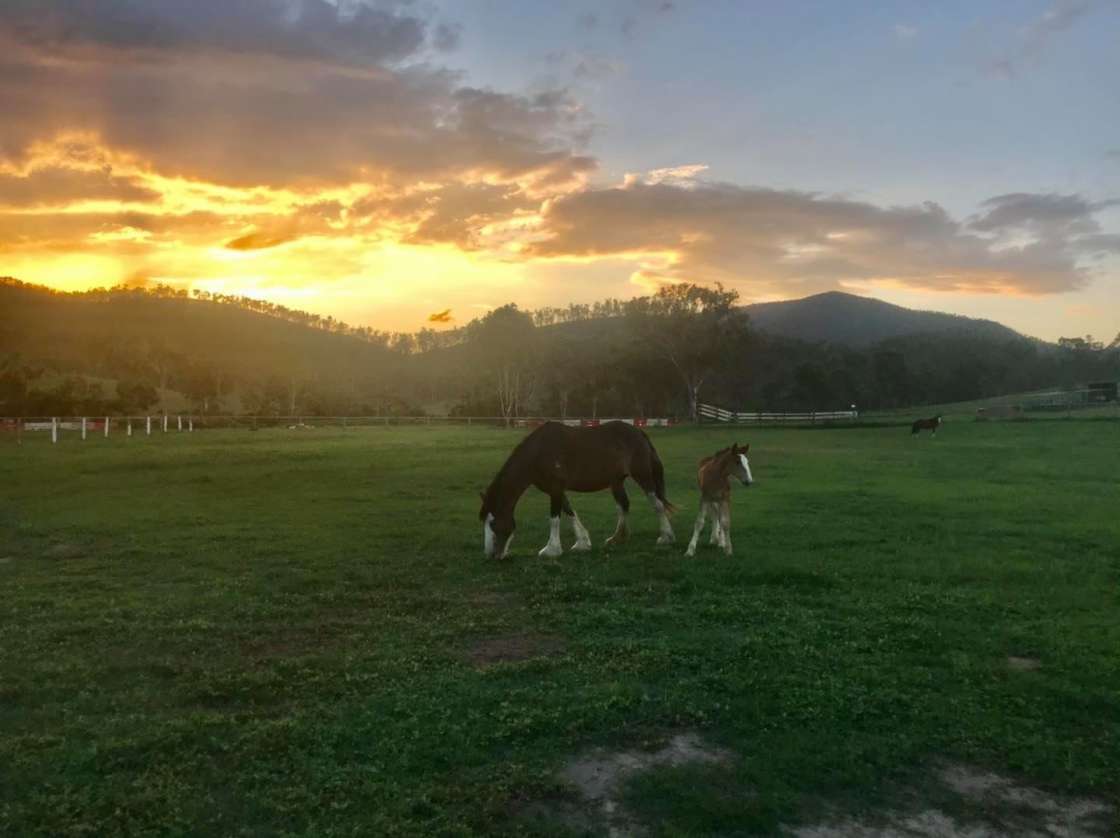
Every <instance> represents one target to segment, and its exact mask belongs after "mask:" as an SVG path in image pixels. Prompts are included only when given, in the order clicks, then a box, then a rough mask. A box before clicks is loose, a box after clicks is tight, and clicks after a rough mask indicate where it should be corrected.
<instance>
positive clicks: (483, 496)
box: [478, 492, 486, 503]
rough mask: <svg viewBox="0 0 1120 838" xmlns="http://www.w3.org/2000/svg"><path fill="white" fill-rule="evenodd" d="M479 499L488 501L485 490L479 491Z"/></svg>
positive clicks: (484, 501)
mask: <svg viewBox="0 0 1120 838" xmlns="http://www.w3.org/2000/svg"><path fill="white" fill-rule="evenodd" d="M478 499H479V500H480V501H482V502H483V503H486V493H485V492H479V493H478Z"/></svg>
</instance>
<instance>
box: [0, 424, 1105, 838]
mask: <svg viewBox="0 0 1120 838" xmlns="http://www.w3.org/2000/svg"><path fill="white" fill-rule="evenodd" d="M519 436H520V433H515V432H507V431H501V430H496V429H478V428H475V429H454V428H388V429H364V430H351V431H341V430H307V431H286V430H269V431H261V432H257V433H251V432H248V431H228V432H227V431H221V432H219V431H215V432H204V433H195V434H193V435H187V434H182V435H178V434H173V435H168V436H166V437H164V436H154V437H152V438H151V439H145V438H133V439H132V440H127V439H125V438H123V437H116V438H114V439H111V440H108V441H106V440H104V439H100V438H97V437H93V438H91V439H90V440H89V441H87V442H85V443H82V442H80V441H78V440H77V439H75V438H74V435H73V434H71V435H69V436H68V437H67V438H66V440H64V442H63V443H62V444H60V445H58V446H55V447H53V448H52V447H51V446H50V445H49V444H46V443H45V442H44V441H43V439H42V437H43V435H42V434H38V435H36V436H35V437H34V438H28V439H26V440H25V444H24V445H23V446H22V447H18V448H17V447H16V446H15V445H14V444H6V443H5V445H4V447H3V448H0V486H2V489H0V493H2V494H0V497H2V503H0V603H2V607H0V638H2V642H0V834H3V835H12V836H29V835H35V834H51V835H96V836H101V835H111V834H128V835H142V834H153V835H154V834H184V835H185V834H190V835H279V834H283V835H393V834H410V835H412V834H414V835H462V834H480V833H481V834H494V833H498V834H525V833H527V832H528V833H534V832H536V833H544V834H550V833H558V834H559V833H563V832H564V830H565V829H576V828H577V827H578V824H579V823H580V821H578V820H573V818H572V817H569V816H562V815H561V814H560V813H564V812H569V813H570V812H571V811H572V810H573V809H574V808H578V807H579V806H580V801H579V799H578V797H576V796H574V793H573V791H572V790H571V788H570V787H568V786H567V785H566V784H565V783H564V782H563V780H562V779H560V778H559V774H558V772H560V771H561V770H562V769H563V767H564V765H565V764H566V763H567V762H568V761H569V760H571V759H572V758H573V757H577V756H578V755H580V754H581V753H585V752H586V751H587V749H588V748H592V747H595V746H601V747H604V748H618V749H623V750H626V749H638V750H641V749H656V748H657V747H659V743H664V742H665V741H666V740H667V739H668V738H669V737H672V736H673V735H675V734H678V733H681V732H694V733H696V734H697V735H698V736H701V737H702V738H703V740H704V741H705V742H707V743H709V744H710V745H711V746H712V747H716V748H722V749H726V751H728V752H730V754H732V757H731V758H730V759H727V760H724V761H722V762H720V763H719V764H710V765H702V766H701V765H696V766H687V765H686V766H676V767H674V766H670V765H662V766H660V767H655V768H652V769H651V770H649V771H647V772H645V773H642V774H639V775H636V776H634V777H632V778H630V780H629V781H628V782H627V783H626V784H625V788H624V789H623V791H622V794H623V795H624V799H625V801H626V805H627V807H628V808H629V811H631V812H632V813H633V817H634V818H636V819H637V820H638V821H641V822H644V823H646V824H647V825H648V826H649V827H650V829H651V830H652V832H653V834H658V835H694V834H754V833H758V834H771V833H774V832H775V831H777V830H778V829H779V828H780V827H781V826H782V825H790V826H792V825H796V824H799V823H810V822H813V821H814V820H816V819H819V818H821V817H825V816H827V815H829V814H830V813H832V814H836V813H846V812H851V813H861V812H868V811H871V812H873V811H875V810H876V809H877V808H880V807H886V806H890V805H896V804H898V802H899V800H900V799H901V798H902V797H903V796H904V792H903V791H902V790H904V789H914V788H919V789H920V788H923V780H922V778H923V777H924V776H926V774H927V772H929V771H930V767H931V766H933V765H936V764H939V763H940V762H941V761H945V760H949V761H953V762H959V763H963V764H968V765H973V766H979V767H982V768H986V769H990V770H993V771H997V772H1000V773H1001V774H1003V775H1006V776H1010V777H1015V778H1020V779H1022V780H1023V781H1025V782H1029V783H1032V784H1034V785H1036V786H1039V787H1041V788H1044V789H1049V790H1053V791H1056V792H1066V793H1077V794H1083V795H1091V796H1093V797H1095V798H1097V799H1100V800H1104V801H1109V802H1115V801H1116V800H1117V799H1118V797H1120V483H1118V478H1120V423H1115V422H1077V421H1073V422H1012V423H1000V422H993V423H971V422H960V423H949V424H947V425H945V426H944V427H943V428H942V430H941V431H940V432H939V434H938V436H937V438H936V439H930V438H928V437H926V436H924V435H923V436H922V437H921V438H919V439H911V438H910V436H909V431H908V429H906V428H864V429H859V428H857V429H846V430H793V429H786V430H757V429H756V430H746V429H743V430H739V431H738V432H734V431H730V430H722V429H701V430H693V429H670V430H663V431H660V432H658V431H653V432H651V436H652V438H653V440H654V443H655V444H656V446H657V447H658V450H659V451H660V453H661V455H662V458H663V459H664V461H665V464H666V469H667V473H668V479H669V487H668V488H669V497H670V498H671V499H672V500H673V501H674V502H675V503H676V504H677V505H678V506H679V507H680V508H681V511H680V512H679V513H678V515H677V517H676V519H675V526H676V529H677V537H678V545H676V546H675V547H673V548H672V549H666V548H656V547H654V544H653V542H654V539H655V537H656V532H657V527H656V521H655V519H654V517H653V515H652V514H651V513H650V511H649V510H648V507H647V506H646V504H645V503H644V501H643V499H642V498H641V496H640V493H639V492H638V491H637V489H636V487H634V488H633V489H632V490H631V497H632V499H633V500H634V515H633V517H632V526H633V530H634V534H633V538H632V540H631V541H630V543H629V544H627V545H626V546H625V547H623V548H621V549H618V550H615V551H614V552H613V553H611V554H609V555H608V554H605V553H604V552H603V550H602V547H601V544H602V540H603V539H604V538H605V537H606V536H607V535H608V534H609V533H610V531H611V530H612V528H613V524H614V506H613V502H612V500H611V497H610V495H609V493H600V494H597V495H587V496H581V495H573V497H572V499H573V501H574V503H575V506H576V509H577V510H578V511H579V513H580V515H581V517H582V518H583V519H584V521H585V523H586V524H587V526H588V528H589V529H590V530H591V532H592V536H593V538H594V539H595V549H594V551H593V552H592V553H590V554H586V555H571V554H566V555H565V556H564V557H562V558H561V559H559V560H546V559H540V558H538V557H537V555H536V551H537V549H539V548H540V547H541V546H542V545H543V544H544V542H545V541H546V539H547V534H548V524H547V501H546V500H545V499H544V498H543V496H540V495H539V494H537V493H535V492H531V493H530V494H528V495H526V497H525V499H524V500H523V501H522V503H521V506H520V507H519V510H518V531H517V536H516V538H515V540H514V543H513V551H512V557H511V559H510V560H507V561H505V562H495V561H487V560H484V559H483V557H482V554H481V551H482V544H481V532H480V527H479V525H478V522H477V517H476V516H477V511H478V491H479V490H480V489H481V488H483V487H484V486H485V484H486V483H487V482H488V480H489V478H490V477H491V476H492V474H493V472H494V471H495V470H496V469H497V468H498V466H499V465H500V464H501V462H502V460H503V459H504V457H505V455H506V454H507V453H508V451H509V450H510V448H511V447H512V445H513V444H514V442H515V440H516V439H517V438H518V437H519ZM735 438H738V439H739V440H741V441H743V442H747V441H749V442H750V443H751V465H752V469H753V471H754V476H755V479H756V485H755V486H754V487H753V488H751V489H749V490H746V489H741V488H739V489H737V490H736V491H735V492H734V494H733V498H732V507H733V509H732V522H733V537H734V542H735V549H736V555H735V556H734V558H732V559H730V560H729V559H726V558H724V557H723V556H722V555H721V554H719V553H718V552H716V551H715V550H714V548H705V549H703V550H701V552H700V554H699V555H698V557H697V558H696V559H693V560H687V559H685V558H684V557H683V555H682V554H683V551H684V545H685V541H686V540H687V537H688V535H689V533H690V531H691V526H692V521H693V516H694V514H695V507H696V493H695V490H694V489H693V473H694V465H695V462H696V460H697V459H698V457H699V456H701V455H702V454H705V453H709V452H711V451H713V450H715V449H716V448H718V447H721V446H723V445H726V444H728V443H730V442H731V441H733V440H734V439H735ZM564 540H565V544H566V545H569V544H570V543H571V535H570V533H569V531H568V530H567V529H565V532H564ZM704 543H706V537H705V540H704ZM1009 656H1014V657H1019V658H1026V659H1030V660H1031V661H1037V663H1038V667H1037V668H1035V669H1029V670H1025V671H1019V670H1016V669H1013V668H1010V667H1009V666H1008V658H1009ZM553 814H555V815H556V816H555V817H553V816H552V815H553Z"/></svg>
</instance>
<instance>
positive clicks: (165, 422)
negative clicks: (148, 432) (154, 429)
mask: <svg viewBox="0 0 1120 838" xmlns="http://www.w3.org/2000/svg"><path fill="white" fill-rule="evenodd" d="M163 432H164V433H167V414H166V413H165V414H163Z"/></svg>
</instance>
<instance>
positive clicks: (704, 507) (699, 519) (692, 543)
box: [684, 498, 708, 558]
mask: <svg viewBox="0 0 1120 838" xmlns="http://www.w3.org/2000/svg"><path fill="white" fill-rule="evenodd" d="M707 517H708V502H707V501H706V500H704V499H703V498H701V499H700V512H699V513H698V514H697V516H696V526H694V527H693V528H692V538H691V539H690V540H689V542H688V549H687V550H685V551H684V554H685V555H686V556H688V557H689V558H691V557H693V556H695V555H696V542H697V540H698V539H699V538H700V532H701V531H702V530H703V529H704V521H705V519H706V518H707Z"/></svg>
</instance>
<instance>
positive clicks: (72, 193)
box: [0, 169, 160, 208]
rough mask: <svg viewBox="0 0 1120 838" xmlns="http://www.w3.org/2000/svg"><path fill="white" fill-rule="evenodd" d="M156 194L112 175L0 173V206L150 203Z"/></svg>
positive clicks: (56, 171) (64, 171)
mask: <svg viewBox="0 0 1120 838" xmlns="http://www.w3.org/2000/svg"><path fill="white" fill-rule="evenodd" d="M159 197H160V196H159V194H158V193H156V192H153V191H152V190H150V189H146V188H145V187H143V186H141V185H140V184H138V183H136V182H135V181H133V180H132V179H131V178H127V177H119V176H116V175H113V174H112V173H111V172H82V171H73V170H70V169H41V170H37V171H34V172H31V173H29V174H27V175H26V176H18V175H4V174H0V206H9V207H22V208H30V207H48V206H58V205H64V204H68V203H70V202H72V201H76V200H113V201H136V202H149V201H156V200H159Z"/></svg>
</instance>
